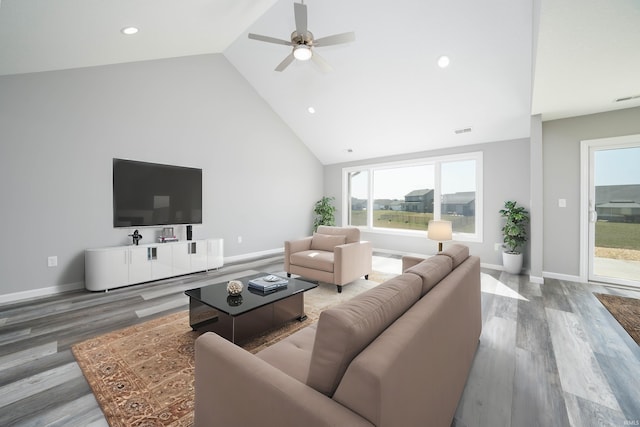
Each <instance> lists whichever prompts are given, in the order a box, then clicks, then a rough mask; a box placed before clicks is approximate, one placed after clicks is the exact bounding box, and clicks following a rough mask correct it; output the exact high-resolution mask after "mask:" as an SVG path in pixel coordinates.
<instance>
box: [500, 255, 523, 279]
mask: <svg viewBox="0 0 640 427" xmlns="http://www.w3.org/2000/svg"><path fill="white" fill-rule="evenodd" d="M502 265H503V266H504V271H506V272H507V273H511V274H520V271H522V252H502Z"/></svg>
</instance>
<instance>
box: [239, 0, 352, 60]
mask: <svg viewBox="0 0 640 427" xmlns="http://www.w3.org/2000/svg"><path fill="white" fill-rule="evenodd" d="M293 12H294V16H295V20H296V29H295V31H294V32H292V33H291V41H287V40H282V39H277V38H274V37H269V36H261V35H259V34H251V33H249V38H250V39H253V40H259V41H263V42H267V43H275V44H282V45H285V46H293V50H292V51H291V53H290V54H289V56H287V57H286V58H284V60H283V61H282V62H281V63H280V64H279V65H278V66H277V67H276V71H283V70H284V69H285V68H287V67H288V66H289V65H290V64H291V63H292V62H293V61H294V59H297V60H299V61H306V60H309V59H311V60H312V61H313V62H314V63H315V64H316V65H317V66H318V67H319V68H320V69H321V70H322V71H324V72H325V73H326V72H329V71H331V70H332V69H333V68H332V67H331V65H329V63H328V62H327V61H325V60H324V59H323V58H322V57H321V56H320V55H318V53H317V52H316V51H315V48H316V47H323V46H331V45H336V44H342V43H349V42H352V41H354V40H355V39H356V34H355V33H354V32H348V33H341V34H334V35H332V36H327V37H322V38H319V39H314V38H313V34H312V33H311V31H309V29H308V28H307V6H306V5H305V4H304V2H302V3H294V4H293Z"/></svg>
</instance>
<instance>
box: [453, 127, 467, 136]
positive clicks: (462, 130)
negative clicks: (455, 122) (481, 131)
mask: <svg viewBox="0 0 640 427" xmlns="http://www.w3.org/2000/svg"><path fill="white" fill-rule="evenodd" d="M453 132H454V133H455V134H456V135H460V134H461V133H469V132H471V126H469V127H466V128H460V129H455V130H454V131H453Z"/></svg>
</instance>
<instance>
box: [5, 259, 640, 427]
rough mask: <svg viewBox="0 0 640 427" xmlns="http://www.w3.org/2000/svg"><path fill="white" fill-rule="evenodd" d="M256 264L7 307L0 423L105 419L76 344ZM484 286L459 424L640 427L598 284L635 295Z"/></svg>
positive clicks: (497, 279)
mask: <svg viewBox="0 0 640 427" xmlns="http://www.w3.org/2000/svg"><path fill="white" fill-rule="evenodd" d="M394 265H399V264H394ZM375 268H376V267H375V265H374V269H375ZM250 270H258V271H265V272H269V273H275V272H278V271H281V270H282V260H281V259H278V258H271V259H265V260H258V261H254V262H249V263H243V264H237V265H232V266H225V267H224V268H222V269H220V270H218V271H215V272H208V273H200V274H195V275H191V276H184V277H179V278H174V279H168V280H163V281H159V282H155V283H153V284H144V285H138V286H132V287H128V288H122V289H117V290H113V291H110V292H108V293H89V292H85V291H78V292H71V293H66V294H63V295H57V296H52V297H46V298H41V299H34V300H28V301H21V302H19V303H14V304H5V305H0V426H40V425H42V426H44V425H47V426H49V425H50V426H65V427H69V426H81V427H85V426H106V425H107V423H106V421H105V419H104V417H103V416H102V412H101V411H100V408H99V407H98V405H97V403H96V401H95V399H94V398H93V395H92V393H91V390H90V388H89V386H88V384H87V383H86V381H85V379H84V377H83V375H82V372H81V371H80V369H79V367H78V365H77V364H76V362H75V359H74V357H73V355H72V353H71V350H70V348H71V345H72V344H74V343H76V342H79V341H82V340H84V339H87V338H89V337H93V336H96V335H99V334H103V333H105V332H108V331H112V330H116V329H120V328H123V327H125V326H129V325H132V324H136V323H141V322H144V321H147V320H150V319H152V318H154V317H158V316H163V315H165V314H168V313H171V312H175V311H179V310H185V309H186V308H187V306H188V300H187V297H186V296H184V294H183V292H184V290H186V289H190V288H193V287H198V286H202V284H203V283H204V282H207V281H213V282H216V281H224V280H229V279H231V278H234V276H237V275H239V274H240V273H243V272H244V271H250ZM397 272H398V273H399V267H398V271H397ZM321 286H328V285H321ZM482 288H483V292H482V305H483V333H482V336H481V341H480V346H479V348H478V352H477V354H476V357H475V361H474V364H473V367H472V370H471V374H470V376H469V379H468V381H467V385H466V388H465V392H464V395H463V397H462V400H461V401H460V405H459V406H458V411H457V413H456V417H455V420H454V422H453V426H455V427H476V426H478V427H485V426H486V427H501V426H514V427H520V426H525V427H527V426H545V427H548V426H576V427H578V426H579V427H583V426H628V425H631V426H633V425H640V347H639V346H638V345H637V344H636V343H635V342H634V341H633V340H632V339H631V337H629V335H628V334H627V333H626V332H625V331H624V329H622V327H621V326H620V325H619V324H618V323H617V322H616V321H615V320H614V319H613V318H612V317H611V315H610V314H609V312H608V311H607V310H606V309H605V308H604V307H603V306H602V305H601V304H600V302H599V301H598V300H597V299H596V298H595V297H594V296H593V292H601V293H610V294H616V295H625V296H631V297H637V298H640V293H638V292H633V291H627V290H620V289H614V288H605V287H602V286H594V285H588V284H580V283H572V282H564V281H558V280H552V279H547V280H546V281H545V284H544V285H538V284H534V283H531V282H529V281H528V280H527V279H526V277H524V276H514V275H509V274H506V273H500V272H496V271H491V270H486V271H483V277H482ZM428 425H429V424H428V421H425V426H428Z"/></svg>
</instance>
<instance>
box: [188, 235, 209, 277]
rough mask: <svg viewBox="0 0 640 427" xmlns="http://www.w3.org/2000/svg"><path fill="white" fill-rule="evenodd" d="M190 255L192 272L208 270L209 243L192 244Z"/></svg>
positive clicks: (202, 241)
mask: <svg viewBox="0 0 640 427" xmlns="http://www.w3.org/2000/svg"><path fill="white" fill-rule="evenodd" d="M189 255H190V256H191V271H192V272H194V271H204V270H206V269H207V242H206V241H204V240H196V241H193V242H190V245H189Z"/></svg>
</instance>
